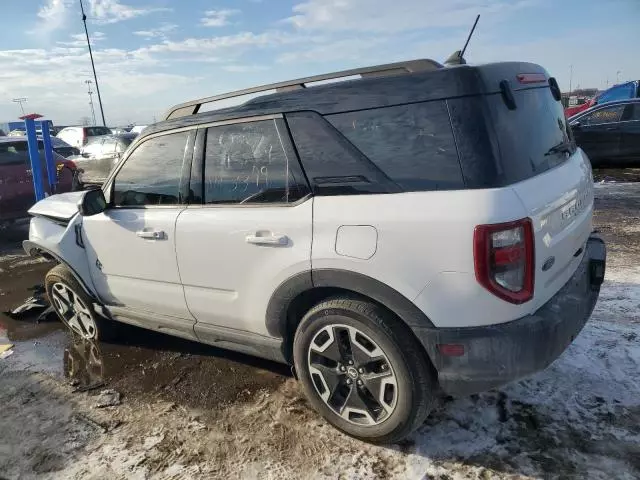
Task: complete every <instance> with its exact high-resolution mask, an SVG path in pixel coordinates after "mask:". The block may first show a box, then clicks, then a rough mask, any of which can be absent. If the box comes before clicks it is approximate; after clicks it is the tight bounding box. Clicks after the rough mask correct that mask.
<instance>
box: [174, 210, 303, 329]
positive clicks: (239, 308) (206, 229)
mask: <svg viewBox="0 0 640 480" xmlns="http://www.w3.org/2000/svg"><path fill="white" fill-rule="evenodd" d="M313 203H314V200H313V199H308V200H307V201H305V202H303V203H301V204H299V205H295V206H252V205H243V206H229V207H224V206H216V207H213V206H212V207H189V208H187V209H186V210H184V211H183V212H182V213H181V214H180V216H179V217H178V221H177V240H176V252H177V257H178V265H179V267H180V275H181V277H182V282H183V284H184V295H185V297H186V299H187V303H188V306H189V310H190V311H191V313H193V315H194V316H195V318H196V319H197V320H198V322H202V323H208V324H214V325H220V326H224V327H229V328H236V329H241V330H248V331H252V332H255V333H260V334H264V335H267V334H268V332H267V331H266V326H265V313H266V310H267V305H268V303H269V300H270V299H271V296H272V295H273V293H274V291H275V290H276V289H277V288H278V286H279V285H280V284H281V283H282V282H284V281H285V280H287V279H288V278H290V277H292V276H294V275H295V274H297V273H299V272H303V271H309V270H310V269H311V224H312V209H313ZM247 237H249V238H252V237H262V238H270V237H273V238H278V237H286V243H284V244H278V243H276V244H274V245H270V244H260V243H253V242H249V241H247Z"/></svg>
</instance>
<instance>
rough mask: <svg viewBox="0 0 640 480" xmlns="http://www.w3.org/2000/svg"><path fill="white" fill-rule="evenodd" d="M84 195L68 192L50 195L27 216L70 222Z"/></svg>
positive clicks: (30, 210)
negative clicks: (39, 216)
mask: <svg viewBox="0 0 640 480" xmlns="http://www.w3.org/2000/svg"><path fill="white" fill-rule="evenodd" d="M84 193H85V192H69V193H60V194H58V195H51V196H50V197H47V198H45V199H44V200H40V201H39V202H38V203H36V204H35V205H34V206H33V207H31V208H30V209H29V214H30V215H43V216H46V217H52V218H58V219H60V220H66V221H68V220H71V218H72V217H73V216H74V215H75V214H76V213H78V201H79V200H80V199H81V198H82V196H83V195H84Z"/></svg>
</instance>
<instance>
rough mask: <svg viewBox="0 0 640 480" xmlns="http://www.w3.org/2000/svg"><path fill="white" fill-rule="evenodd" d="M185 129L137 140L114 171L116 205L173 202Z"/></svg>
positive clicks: (177, 192) (177, 189)
mask: <svg viewBox="0 0 640 480" xmlns="http://www.w3.org/2000/svg"><path fill="white" fill-rule="evenodd" d="M188 136H189V132H179V133H171V134H168V135H161V136H159V137H154V138H150V139H149V140H147V141H145V142H144V143H141V144H140V145H139V146H138V148H136V149H135V150H134V151H133V153H132V154H131V155H129V157H128V158H127V160H126V162H125V163H124V165H123V166H122V168H121V169H120V171H119V172H118V174H117V175H116V178H115V181H114V183H113V196H112V198H113V203H114V205H116V206H121V207H125V206H133V207H140V206H145V205H176V204H179V203H181V202H182V199H181V198H180V177H181V172H182V162H183V159H184V155H185V149H186V146H187V138H188Z"/></svg>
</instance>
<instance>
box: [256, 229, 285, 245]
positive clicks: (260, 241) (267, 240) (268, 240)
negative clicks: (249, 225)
mask: <svg viewBox="0 0 640 480" xmlns="http://www.w3.org/2000/svg"><path fill="white" fill-rule="evenodd" d="M258 233H259V232H258ZM246 241H247V243H251V244H253V245H286V244H287V243H289V237H287V236H286V235H273V234H270V235H259V234H256V235H247V236H246Z"/></svg>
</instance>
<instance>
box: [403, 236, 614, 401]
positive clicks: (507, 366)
mask: <svg viewBox="0 0 640 480" xmlns="http://www.w3.org/2000/svg"><path fill="white" fill-rule="evenodd" d="M605 263H606V248H605V244H604V242H603V241H602V240H601V239H600V238H598V237H594V236H592V237H590V238H589V240H588V242H587V246H586V251H585V254H584V255H583V258H582V261H581V262H580V265H579V266H578V268H577V269H576V272H575V273H574V274H573V276H572V277H571V278H570V279H569V281H568V282H567V283H566V284H565V286H564V287H562V289H560V290H559V291H558V293H556V295H555V296H553V297H552V298H551V299H550V300H549V301H548V302H547V303H545V304H544V305H543V306H542V307H541V308H540V309H538V310H537V311H536V312H535V313H534V314H532V315H527V316H526V317H523V318H520V319H518V320H514V321H512V322H507V323H503V324H497V325H487V326H482V327H470V328H436V329H430V328H429V329H419V328H416V329H415V332H416V334H417V335H418V337H419V338H420V340H421V342H422V343H423V345H424V346H425V348H426V349H427V352H428V354H429V356H430V358H431V360H432V362H433V364H434V366H435V368H436V370H437V371H438V379H439V383H440V386H441V388H442V389H443V390H444V391H445V392H446V393H449V394H455V395H461V394H462V395H464V394H470V393H477V392H482V391H486V390H489V389H491V388H494V387H498V386H500V385H503V384H505V383H508V382H510V381H513V380H516V379H518V378H521V377H524V376H526V375H529V374H531V373H534V372H537V371H539V370H542V369H544V368H546V367H547V366H548V365H549V364H550V363H551V362H553V361H554V360H555V359H556V358H558V357H559V356H560V354H562V352H564V350H565V349H566V348H567V347H568V346H569V344H570V343H571V342H572V341H573V340H574V338H576V336H577V335H578V334H579V333H580V331H581V330H582V328H583V327H584V325H585V323H586V322H587V320H588V319H589V316H590V315H591V312H592V311H593V308H594V306H595V304H596V301H597V300H598V295H599V293H600V285H601V284H602V281H603V279H604V272H605ZM443 344H444V345H456V346H462V347H464V354H462V355H460V356H447V355H443V354H442V353H441V352H440V348H441V347H439V345H443ZM453 350H454V351H455V350H457V352H455V353H460V350H461V349H460V347H455V348H454V349H453ZM449 353H451V352H449Z"/></svg>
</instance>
